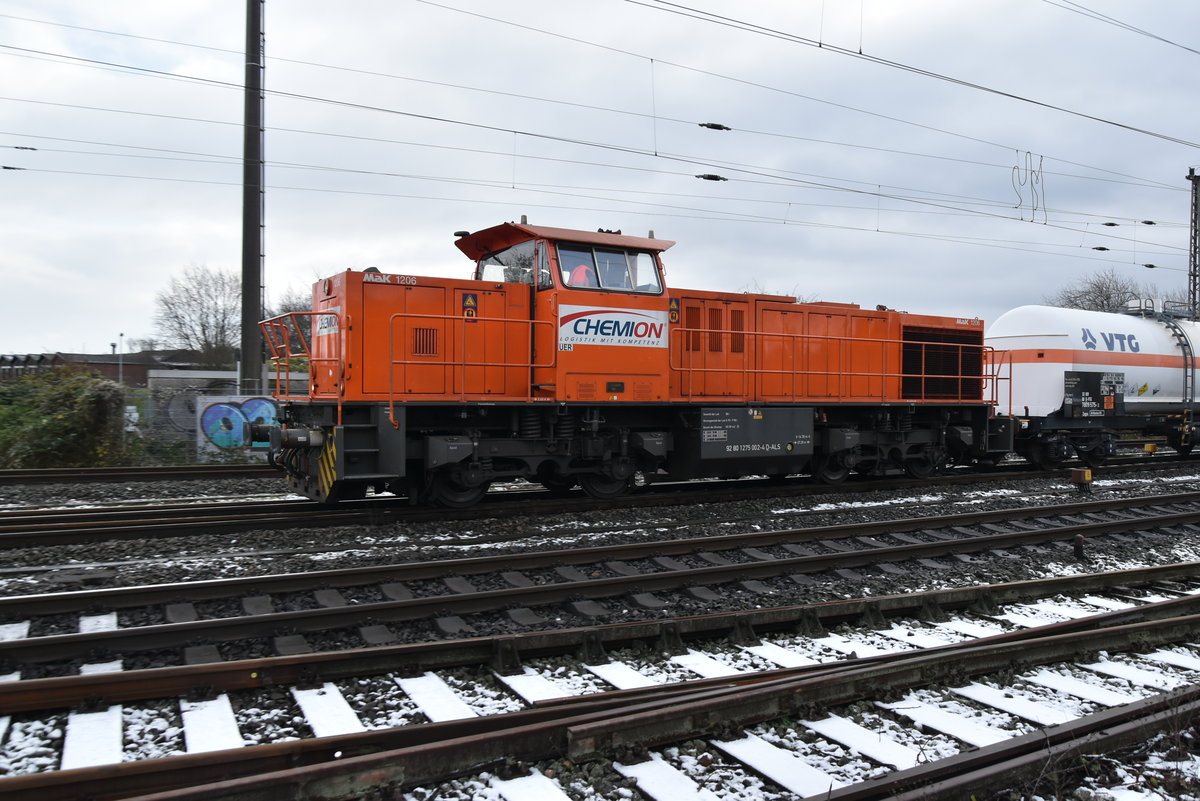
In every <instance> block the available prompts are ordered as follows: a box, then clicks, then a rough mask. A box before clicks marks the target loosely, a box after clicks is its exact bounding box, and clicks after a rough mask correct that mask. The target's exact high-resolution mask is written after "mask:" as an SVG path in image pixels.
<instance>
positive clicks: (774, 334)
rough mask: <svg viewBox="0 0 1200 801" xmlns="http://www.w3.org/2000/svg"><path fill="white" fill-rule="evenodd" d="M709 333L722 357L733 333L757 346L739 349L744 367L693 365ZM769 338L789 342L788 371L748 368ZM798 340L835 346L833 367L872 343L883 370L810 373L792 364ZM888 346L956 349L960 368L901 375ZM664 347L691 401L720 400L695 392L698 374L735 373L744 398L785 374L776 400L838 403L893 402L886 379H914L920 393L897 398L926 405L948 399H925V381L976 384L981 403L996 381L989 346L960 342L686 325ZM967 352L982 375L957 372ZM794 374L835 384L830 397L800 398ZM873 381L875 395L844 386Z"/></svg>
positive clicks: (799, 355) (798, 354)
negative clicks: (693, 342)
mask: <svg viewBox="0 0 1200 801" xmlns="http://www.w3.org/2000/svg"><path fill="white" fill-rule="evenodd" d="M713 334H717V335H719V336H721V337H722V340H721V341H722V345H723V347H722V350H720V351H716V352H719V353H722V354H728V353H730V352H731V351H730V350H729V344H730V343H731V342H732V337H733V336H735V335H736V336H739V337H745V338H746V339H749V340H751V341H753V340H755V339H756V338H757V339H758V340H759V342H758V343H757V344H756V345H748V346H746V347H744V348H743V349H742V350H741V351H740V353H742V354H744V364H742V365H740V366H714V367H705V366H702V365H696V364H695V363H694V362H695V361H701V362H703V361H704V357H705V355H706V354H708V353H710V352H711V351H709V350H707V349H706V344H705V343H707V342H708V341H709V337H710V336H711V335H713ZM689 337H699V340H700V343H701V344H700V347H699V348H698V349H695V350H692V349H687V347H686V345H687V342H688V338H689ZM768 338H770V339H777V340H779V342H780V344H781V345H785V346H786V345H787V344H788V341H789V340H790V345H791V347H790V359H791V362H790V366H789V367H785V368H780V369H769V368H766V367H763V366H761V365H756V364H753V361H754V359H753V357H754V355H755V354H757V353H759V352H760V351H761V349H762V346H763V345H765V344H766V341H767V339H768ZM797 340H803V343H802V344H812V343H813V342H814V341H815V342H821V343H826V344H828V345H835V346H837V353H836V356H833V354H831V357H832V358H835V359H836V362H835V363H836V364H846V363H847V362H848V357H847V349H848V348H850V347H858V346H862V345H864V344H872V343H874V344H877V345H878V346H879V352H878V355H879V358H880V361H881V362H882V365H883V369H882V370H881V371H877V372H859V371H855V372H849V371H845V370H813V369H811V367H809V366H807V365H803V364H801V365H797V363H796V362H797V360H798V359H803V358H804V357H805V356H806V355H807V354H808V350H807V349H806V348H804V347H802V346H801V343H798V342H797ZM889 345H890V346H895V347H900V348H903V346H905V345H919V346H923V347H927V346H936V347H938V348H943V349H946V348H954V349H956V351H957V357H956V361H957V363H958V365H959V367H960V369H959V372H958V373H951V374H941V373H929V372H919V373H905V372H902V371H901V372H895V371H894V370H892V369H889V366H888V361H889V356H890V352H891V348H889V347H888V346H889ZM668 347H669V357H668V359H669V362H668V365H669V367H670V369H671V370H673V371H676V372H678V373H681V374H684V375H686V376H688V379H689V380H688V387H687V391H686V392H685V391H684V388H683V387H682V386H681V387H679V388H678V391H679V393H680V395H681V396H683V397H687V398H693V399H694V398H705V397H720V396H715V395H707V394H705V393H703V392H696V391H694V389H693V388H694V387H695V385H696V383H697V381H696V377H697V376H698V375H699V376H703V375H707V374H725V375H730V374H740V375H741V376H742V382H741V384H742V390H743V391H742V393H741V394H743V395H755V394H757V395H760V396H761V395H763V389H762V381H761V379H762V378H764V377H767V376H784V377H791V378H792V381H790V382H789V384H790V386H789V387H788V388H787V389H786V390H785V391H784V392H781V393H778V394H777V395H776V396H782V397H793V398H796V397H804V398H813V397H820V398H826V397H827V398H829V399H838V398H845V397H858V398H876V399H878V400H880V401H894V400H896V398H894V397H889V396H888V393H887V387H886V383H887V381H888V380H889V379H890V380H894V381H899V382H901V385H902V386H903V382H904V380H905V379H918V380H919V381H920V382H921V386H920V389H921V392H920V395H919V396H918V397H911V398H910V397H903V398H901V399H902V400H904V401H913V402H927V403H935V402H939V401H946V400H947V398H945V397H928V396H927V389H928V386H927V383H926V382H927V381H928V380H937V379H943V380H946V381H957V382H960V383H959V387H960V389H961V386H962V384H961V382H964V381H979V382H980V391H979V397H980V398H981V399H983V395H984V392H983V389H982V387H983V384H984V383H985V382H987V381H988V380H990V379H994V378H995V376H994V375H992V374H989V373H987V372H986V371H985V368H986V366H987V358H986V354H987V352H988V350H990V348H989V347H988V346H986V345H982V344H978V345H976V344H969V343H961V342H925V341H918V340H904V339H891V338H887V339H885V338H862V337H849V336H829V335H821V334H807V333H790V332H785V331H770V332H767V331H730V330H729V329H725V328H690V327H684V326H675V327H673V328H672V329H671V330H670V333H669V339H668ZM972 351H976V352H978V353H979V359H980V370H981V371H980V373H979V374H973V373H971V374H964V373H963V372H962V369H961V368H962V365H963V364H964V361H965V359H966V356H967V354H968V353H971V352H972ZM687 354H696V358H694V359H687V361H688V362H689V363H688V364H682V363H680V362H682V361H684V357H685V356H686V355H687ZM924 355H925V354H924V353H923V359H924ZM797 376H804V377H805V378H812V377H820V378H824V379H826V380H832V381H833V383H834V389H833V392H832V394H830V395H828V396H824V395H822V396H812V395H809V394H806V393H805V394H802V393H800V392H798V391H797V388H796V385H795V377H797ZM751 378H758V379H759V382H758V386H757V387H755V388H754V389H757V392H751V391H750V390H751V389H752V387H751V386H750V379H751ZM872 378H874V379H879V380H880V381H881V382H883V383H882V384H881V386H880V388H879V391H878V392H877V393H869V394H868V393H862V394H859V393H851V392H850V391H849V390H848V388H847V387H848V381H849V380H853V379H872ZM953 399H955V400H964V399H966V398H964V393H962V392H961V391H959V392H957V393H955V396H954V398H953Z"/></svg>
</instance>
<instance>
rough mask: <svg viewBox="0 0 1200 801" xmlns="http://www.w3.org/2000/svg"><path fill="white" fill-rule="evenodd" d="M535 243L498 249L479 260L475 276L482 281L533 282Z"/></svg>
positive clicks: (531, 241)
mask: <svg viewBox="0 0 1200 801" xmlns="http://www.w3.org/2000/svg"><path fill="white" fill-rule="evenodd" d="M533 268H534V243H533V240H530V241H528V242H521V243H520V244H518V245H513V246H512V247H510V248H506V249H504V250H498V251H496V252H495V253H492V254H489V255H487V256H485V257H483V258H482V259H480V260H479V264H478V266H477V267H476V270H475V277H476V278H477V279H478V280H480V281H496V282H500V283H506V284H532V283H533V282H534V269H533Z"/></svg>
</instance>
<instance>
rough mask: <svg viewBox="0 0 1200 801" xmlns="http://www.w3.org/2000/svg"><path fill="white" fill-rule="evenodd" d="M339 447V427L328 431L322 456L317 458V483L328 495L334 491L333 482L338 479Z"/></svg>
mask: <svg viewBox="0 0 1200 801" xmlns="http://www.w3.org/2000/svg"><path fill="white" fill-rule="evenodd" d="M337 456H338V448H337V429H336V428H335V429H333V430H331V431H329V432H327V435H326V438H325V447H323V448H322V449H321V458H319V459H318V460H317V485H318V486H319V487H320V488H321V494H322V495H326V496H328V495H329V494H330V492H332V491H333V483H334V482H335V481H337V480H338V478H339V476H338V469H337V462H338V458H337Z"/></svg>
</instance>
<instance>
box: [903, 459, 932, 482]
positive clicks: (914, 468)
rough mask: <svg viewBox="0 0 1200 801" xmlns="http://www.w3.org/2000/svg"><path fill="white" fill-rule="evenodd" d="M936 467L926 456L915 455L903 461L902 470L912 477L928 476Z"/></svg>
mask: <svg viewBox="0 0 1200 801" xmlns="http://www.w3.org/2000/svg"><path fill="white" fill-rule="evenodd" d="M936 469H937V465H935V464H934V463H933V460H932V459H930V458H929V457H928V456H916V457H913V458H912V459H906V460H905V461H904V472H905V473H908V475H910V476H911V477H913V478H929V477H930V476H932V475H933V474H934V471H935V470H936Z"/></svg>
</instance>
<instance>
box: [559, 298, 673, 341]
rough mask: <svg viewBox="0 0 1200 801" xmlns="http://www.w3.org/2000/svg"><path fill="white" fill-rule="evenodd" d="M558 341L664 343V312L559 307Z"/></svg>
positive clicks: (665, 329)
mask: <svg viewBox="0 0 1200 801" xmlns="http://www.w3.org/2000/svg"><path fill="white" fill-rule="evenodd" d="M558 343H559V345H563V344H572V345H632V346H634V347H642V348H665V347H666V346H667V314H666V312H658V311H642V310H640V309H608V308H597V307H595V306H562V307H561V308H560V309H559V317H558Z"/></svg>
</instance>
